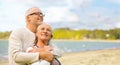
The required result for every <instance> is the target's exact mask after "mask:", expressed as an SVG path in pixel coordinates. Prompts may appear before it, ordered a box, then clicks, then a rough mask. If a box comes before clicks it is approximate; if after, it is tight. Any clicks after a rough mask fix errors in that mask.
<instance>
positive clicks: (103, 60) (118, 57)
mask: <svg viewBox="0 0 120 65" xmlns="http://www.w3.org/2000/svg"><path fill="white" fill-rule="evenodd" d="M59 60H60V61H61V63H62V65H120V49H109V50H96V51H87V52H76V53H65V54H63V55H62V57H60V58H59ZM0 65H8V61H5V60H3V61H0Z"/></svg>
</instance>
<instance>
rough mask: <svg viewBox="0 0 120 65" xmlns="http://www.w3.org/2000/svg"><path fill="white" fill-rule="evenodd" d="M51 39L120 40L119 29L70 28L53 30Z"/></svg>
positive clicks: (2, 35) (6, 35)
mask: <svg viewBox="0 0 120 65" xmlns="http://www.w3.org/2000/svg"><path fill="white" fill-rule="evenodd" d="M10 33H11V31H6V32H0V39H8V38H9V35H10ZM53 39H72V40H83V39H103V40H104V39H108V40H118V39H120V28H116V29H110V30H99V29H96V30H85V29H83V30H81V29H80V30H72V29H70V28H57V29H54V30H53Z"/></svg>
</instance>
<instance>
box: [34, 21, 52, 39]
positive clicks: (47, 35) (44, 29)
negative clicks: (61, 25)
mask: <svg viewBox="0 0 120 65" xmlns="http://www.w3.org/2000/svg"><path fill="white" fill-rule="evenodd" d="M51 34H52V29H51V26H50V25H48V24H45V23H43V24H41V25H39V26H38V29H37V33H36V35H37V37H38V40H46V41H48V40H50V39H51Z"/></svg>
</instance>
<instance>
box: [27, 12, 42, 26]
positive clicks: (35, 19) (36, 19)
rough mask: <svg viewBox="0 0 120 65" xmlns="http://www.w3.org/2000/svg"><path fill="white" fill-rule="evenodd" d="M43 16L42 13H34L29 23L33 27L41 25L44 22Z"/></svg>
mask: <svg viewBox="0 0 120 65" xmlns="http://www.w3.org/2000/svg"><path fill="white" fill-rule="evenodd" d="M43 16H44V15H43V14H42V13H40V12H36V13H32V14H30V15H28V17H29V23H30V24H32V25H39V24H41V23H42V22H43Z"/></svg>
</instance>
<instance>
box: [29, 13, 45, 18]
mask: <svg viewBox="0 0 120 65" xmlns="http://www.w3.org/2000/svg"><path fill="white" fill-rule="evenodd" d="M29 15H38V16H41V17H44V16H45V14H43V13H40V12H35V13H32V14H29Z"/></svg>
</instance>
